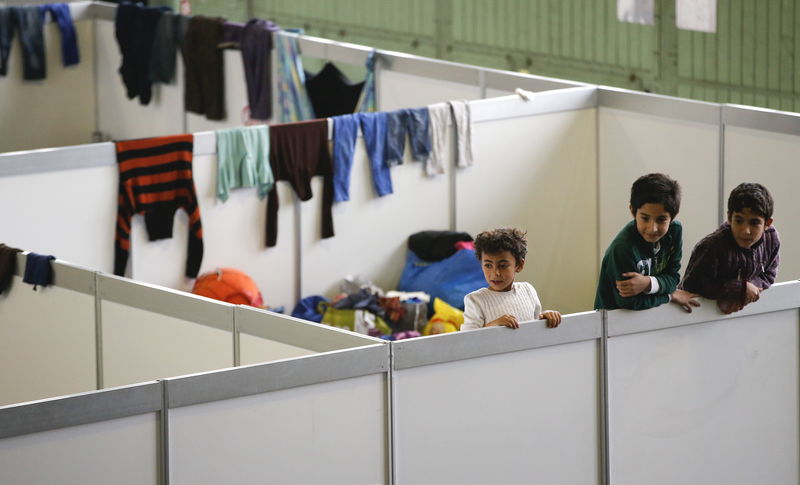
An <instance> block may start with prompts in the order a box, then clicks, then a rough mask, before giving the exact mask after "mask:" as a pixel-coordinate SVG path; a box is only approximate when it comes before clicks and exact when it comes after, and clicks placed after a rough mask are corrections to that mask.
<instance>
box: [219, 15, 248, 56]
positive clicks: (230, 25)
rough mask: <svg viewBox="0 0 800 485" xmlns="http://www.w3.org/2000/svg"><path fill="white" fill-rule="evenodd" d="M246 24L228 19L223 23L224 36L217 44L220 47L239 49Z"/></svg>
mask: <svg viewBox="0 0 800 485" xmlns="http://www.w3.org/2000/svg"><path fill="white" fill-rule="evenodd" d="M243 31H244V24H243V23H241V22H233V21H231V20H226V21H225V22H224V23H223V24H222V38H221V39H220V41H219V44H217V47H219V48H220V49H238V48H239V47H240V44H241V42H242V32H243Z"/></svg>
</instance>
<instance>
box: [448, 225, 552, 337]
mask: <svg viewBox="0 0 800 485" xmlns="http://www.w3.org/2000/svg"><path fill="white" fill-rule="evenodd" d="M525 234H526V233H525V232H524V231H522V230H520V229H516V228H501V229H495V230H493V231H485V232H482V233H480V234H478V237H477V238H476V239H475V255H476V256H477V257H478V261H480V262H481V267H482V268H483V276H484V277H485V278H486V282H487V283H488V284H489V287H488V288H481V289H480V290H476V291H473V292H472V293H470V294H468V295H467V296H465V297H464V324H463V325H461V330H473V329H476V328H482V327H499V326H503V327H508V328H519V323H520V322H526V321H530V320H537V319H545V320H547V326H548V327H551V328H552V327H557V326H558V325H559V324H560V323H561V314H560V313H559V312H556V311H547V312H542V304H541V303H540V302H539V296H538V295H537V294H536V290H535V289H534V288H533V285H531V284H530V283H528V282H527V281H521V282H516V283H515V282H514V278H515V277H516V275H517V273H519V272H520V271H522V268H523V267H524V266H525V255H526V254H527V252H528V241H527V240H526V238H525Z"/></svg>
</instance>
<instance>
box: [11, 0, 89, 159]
mask: <svg viewBox="0 0 800 485" xmlns="http://www.w3.org/2000/svg"><path fill="white" fill-rule="evenodd" d="M87 5H88V2H79V4H75V5H73V6H72V8H71V11H72V15H73V18H74V20H75V31H76V34H77V38H78V51H79V55H80V63H78V64H76V65H73V66H69V67H64V66H63V63H62V60H61V35H60V34H59V31H58V27H57V26H56V24H55V23H54V22H49V21H48V22H47V23H46V24H45V25H44V44H45V59H46V66H45V70H46V76H47V77H46V78H45V79H43V80H39V81H25V80H23V78H22V73H23V69H22V46H21V45H20V42H19V36H18V35H15V36H14V38H13V40H12V42H11V52H10V56H9V59H8V73H7V74H6V76H5V77H2V78H0V112H2V113H3V120H2V122H0V133H2V134H3V136H2V137H0V153H5V152H10V151H15V150H31V149H34V148H44V147H57V146H64V145H77V144H80V143H90V142H91V141H92V132H93V131H94V129H95V96H94V82H93V77H94V69H95V57H94V45H95V38H94V32H93V24H94V21H93V20H91V18H90V16H89V15H87ZM47 19H50V16H49V15H48V17H47ZM40 114H43V115H44V116H40Z"/></svg>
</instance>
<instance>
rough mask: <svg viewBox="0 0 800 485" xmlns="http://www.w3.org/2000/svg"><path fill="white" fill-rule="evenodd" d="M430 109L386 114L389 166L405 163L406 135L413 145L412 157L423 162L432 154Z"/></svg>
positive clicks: (405, 110)
mask: <svg viewBox="0 0 800 485" xmlns="http://www.w3.org/2000/svg"><path fill="white" fill-rule="evenodd" d="M428 125H429V116H428V108H413V109H398V110H395V111H390V112H389V113H387V114H386V155H385V161H386V163H387V164H388V165H400V164H402V163H403V153H404V152H405V147H406V135H408V138H409V142H410V144H411V156H412V158H413V159H414V160H417V161H423V160H426V159H427V158H428V156H429V155H430V153H431V134H430V130H429V127H428Z"/></svg>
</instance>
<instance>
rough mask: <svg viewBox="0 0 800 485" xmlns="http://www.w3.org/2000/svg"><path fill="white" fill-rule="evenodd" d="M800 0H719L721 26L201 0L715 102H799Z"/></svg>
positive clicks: (468, 57) (555, 2) (534, 9)
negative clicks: (707, 28) (710, 29)
mask: <svg viewBox="0 0 800 485" xmlns="http://www.w3.org/2000/svg"><path fill="white" fill-rule="evenodd" d="M798 2H800V0H718V6H717V33H715V34H707V33H700V32H690V31H684V30H678V29H677V27H676V26H675V0H655V4H656V19H655V25H638V24H630V23H622V22H619V21H617V17H616V8H617V7H616V3H617V2H616V0H394V1H392V0H336V1H333V0H239V1H230V0H192V9H193V12H194V13H201V14H208V15H221V16H224V17H226V18H228V19H231V20H239V21H243V20H245V19H247V18H249V17H253V16H254V17H260V18H269V19H272V20H275V21H277V22H278V23H279V24H281V25H282V26H284V27H300V28H304V29H305V31H306V33H308V34H310V35H317V36H321V37H327V38H331V39H337V40H342V41H345V42H353V43H358V44H366V45H371V46H374V47H378V48H383V49H391V50H397V51H402V52H408V53H412V54H417V55H422V56H430V57H439V58H442V59H448V60H453V61H458V62H465V63H469V64H477V65H482V66H488V67H496V68H501V69H509V70H515V71H527V72H531V73H534V74H540V75H545V76H553V77H560V78H565V79H572V80H578V81H585V82H590V83H594V84H606V85H611V86H619V87H624V88H629V89H639V90H646V91H652V92H657V93H663V94H670V95H678V96H684V97H690V98H696V99H702V100H706V101H716V102H725V103H740V104H751V105H756V106H764V107H768V108H774V109H782V110H788V111H800V62H796V61H795V56H794V53H795V51H796V50H798V49H800V5H799V4H798Z"/></svg>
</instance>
